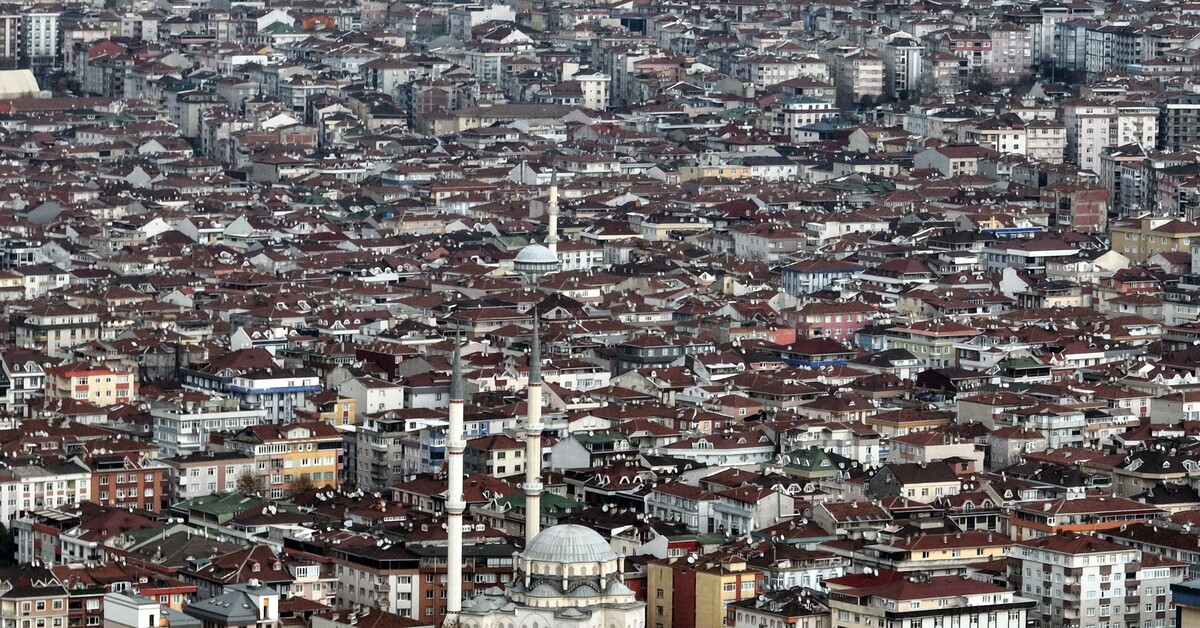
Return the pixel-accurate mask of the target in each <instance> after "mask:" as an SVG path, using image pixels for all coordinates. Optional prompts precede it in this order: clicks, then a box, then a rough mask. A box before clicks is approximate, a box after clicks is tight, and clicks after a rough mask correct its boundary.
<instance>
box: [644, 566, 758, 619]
mask: <svg viewBox="0 0 1200 628" xmlns="http://www.w3.org/2000/svg"><path fill="white" fill-rule="evenodd" d="M762 583H763V572H761V571H758V570H757V569H751V568H750V567H749V566H748V565H747V564H746V561H745V560H743V559H741V558H737V557H727V558H724V559H714V558H711V557H705V556H700V557H696V558H695V559H694V562H693V558H690V557H681V558H672V559H668V560H663V561H655V562H652V563H650V565H649V571H648V572H647V574H646V604H647V607H646V614H647V621H646V626H647V628H710V627H714V626H723V625H724V624H725V619H726V616H727V615H726V609H725V605H726V604H728V603H730V602H736V601H738V600H744V599H750V598H754V597H755V596H756V595H758V591H759V590H760V589H761V588H762Z"/></svg>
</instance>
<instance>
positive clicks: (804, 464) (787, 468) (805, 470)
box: [783, 447, 837, 478]
mask: <svg viewBox="0 0 1200 628" xmlns="http://www.w3.org/2000/svg"><path fill="white" fill-rule="evenodd" d="M785 456H786V460H787V464H785V465H784V467H783V470H784V472H785V473H788V474H789V475H801V476H804V477H810V478H811V477H827V476H832V475H835V474H836V473H837V467H835V466H834V465H833V462H832V461H831V460H830V459H829V456H828V455H827V454H826V453H825V451H824V450H822V449H820V448H818V447H808V448H804V449H797V450H795V451H792V452H790V453H788V454H785Z"/></svg>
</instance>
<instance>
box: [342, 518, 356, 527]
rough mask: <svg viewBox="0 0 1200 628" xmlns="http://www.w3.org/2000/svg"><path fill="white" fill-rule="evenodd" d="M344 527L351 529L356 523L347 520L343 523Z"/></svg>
mask: <svg viewBox="0 0 1200 628" xmlns="http://www.w3.org/2000/svg"><path fill="white" fill-rule="evenodd" d="M342 525H343V526H345V527H347V528H349V527H350V526H352V525H354V522H353V521H351V520H349V519H347V520H345V521H343V522H342Z"/></svg>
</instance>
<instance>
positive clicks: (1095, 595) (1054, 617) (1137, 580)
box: [1008, 533, 1185, 628]
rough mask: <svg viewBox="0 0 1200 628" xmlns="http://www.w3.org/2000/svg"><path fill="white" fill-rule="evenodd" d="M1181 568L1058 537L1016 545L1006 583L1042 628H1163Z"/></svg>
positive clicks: (1097, 542)
mask: <svg viewBox="0 0 1200 628" xmlns="http://www.w3.org/2000/svg"><path fill="white" fill-rule="evenodd" d="M1184 569H1185V565H1184V564H1183V563H1180V562H1178V561H1174V560H1169V559H1163V558H1159V557H1158V556H1155V555H1153V554H1150V553H1147V552H1142V551H1140V550H1136V549H1132V548H1129V547H1126V546H1124V545H1118V544H1116V543H1112V542H1110V541H1104V540H1101V539H1098V538H1096V537H1094V536H1086V535H1081V534H1075V533H1060V534H1055V535H1051V536H1046V537H1042V538H1039V539H1034V540H1030V541H1022V542H1020V543H1018V544H1017V547H1016V548H1014V550H1013V552H1012V553H1011V554H1010V556H1009V559H1008V578H1009V582H1010V583H1011V584H1012V585H1013V586H1015V587H1018V588H1019V592H1020V594H1021V595H1024V596H1026V597H1029V598H1031V599H1033V600H1034V601H1035V602H1036V604H1037V606H1036V607H1035V608H1034V609H1033V610H1032V611H1031V612H1030V620H1031V621H1033V622H1035V623H1036V624H1037V625H1039V626H1042V627H1043V628H1068V627H1070V626H1079V627H1081V628H1087V627H1090V628H1103V627H1104V626H1108V627H1109V628H1118V627H1120V628H1125V627H1132V626H1165V625H1168V624H1167V623H1166V622H1167V621H1168V620H1169V618H1172V617H1173V610H1172V607H1171V590H1170V589H1171V585H1173V584H1178V583H1180V582H1181V581H1182V580H1183V574H1184Z"/></svg>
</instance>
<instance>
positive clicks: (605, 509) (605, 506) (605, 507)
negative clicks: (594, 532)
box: [600, 504, 608, 512]
mask: <svg viewBox="0 0 1200 628" xmlns="http://www.w3.org/2000/svg"><path fill="white" fill-rule="evenodd" d="M600 510H603V511H604V512H608V504H604V506H602V507H601V508H600Z"/></svg>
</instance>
